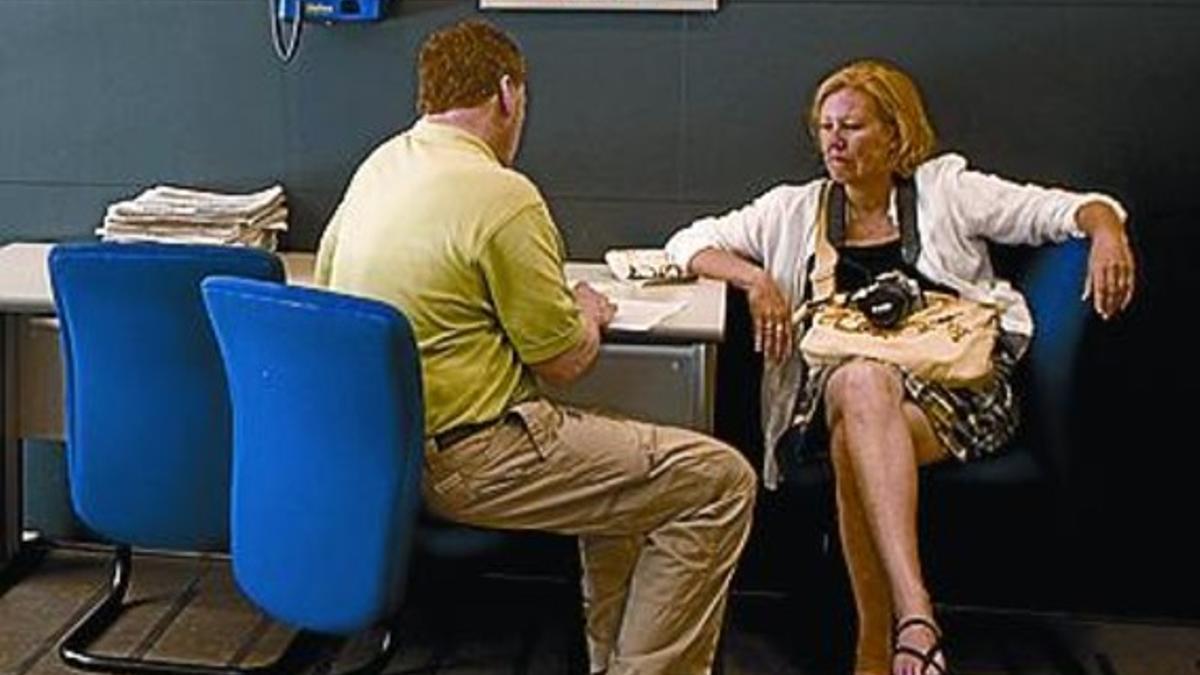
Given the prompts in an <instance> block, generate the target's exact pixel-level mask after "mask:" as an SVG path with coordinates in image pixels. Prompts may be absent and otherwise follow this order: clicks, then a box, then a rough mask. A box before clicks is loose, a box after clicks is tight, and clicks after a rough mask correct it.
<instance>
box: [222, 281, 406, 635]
mask: <svg viewBox="0 0 1200 675" xmlns="http://www.w3.org/2000/svg"><path fill="white" fill-rule="evenodd" d="M203 288H204V298H205V302H207V303H208V309H209V314H210V316H211V318H212V322H213V326H214V328H215V330H216V334H217V340H218V342H219V343H220V346H221V352H222V355H223V356H224V359H225V366H226V370H227V374H228V378H229V387H230V394H231V396H232V402H233V420H234V422H233V437H234V460H233V512H232V519H233V523H232V553H233V570H234V575H235V577H236V579H237V581H238V584H239V585H240V586H241V588H242V590H243V591H244V592H245V593H246V595H247V596H248V597H249V598H251V599H252V600H254V601H255V602H256V603H257V604H258V605H259V606H260V607H262V608H263V609H264V610H265V611H266V612H267V613H268V614H270V615H271V616H273V617H275V618H276V619H279V620H282V621H285V622H287V623H290V624H292V625H295V626H299V627H302V628H306V629H309V630H316V631H321V632H329V633H342V634H347V633H353V632H356V631H359V630H361V629H363V628H365V627H367V626H369V625H371V624H372V623H375V622H377V621H379V620H380V619H381V618H382V617H385V616H388V615H390V614H392V613H393V612H394V611H395V610H396V609H397V608H398V606H399V602H400V600H401V597H402V594H403V589H404V582H405V579H406V576H407V562H408V558H409V551H410V547H411V545H412V537H413V532H414V529H415V527H416V516H417V512H418V509H419V507H420V480H421V466H422V461H423V454H422V453H423V446H424V436H425V433H424V405H423V401H422V392H421V368H420V358H419V354H418V352H417V347H416V343H415V341H414V338H413V332H412V328H411V326H410V325H409V323H408V320H407V319H406V318H405V317H404V316H403V315H402V314H401V313H400V312H398V311H397V310H396V309H394V308H392V307H391V306H389V305H386V304H383V303H380V302H375V301H373V300H366V299H361V298H354V297H350V296H346V295H342V294H338V293H332V292H329V291H322V290H316V289H306V288H298V287H289V286H282V285H279V284H268V283H260V282H253V281H246V280H239V279H223V278H214V279H209V280H207V281H205V282H204V285H203Z"/></svg>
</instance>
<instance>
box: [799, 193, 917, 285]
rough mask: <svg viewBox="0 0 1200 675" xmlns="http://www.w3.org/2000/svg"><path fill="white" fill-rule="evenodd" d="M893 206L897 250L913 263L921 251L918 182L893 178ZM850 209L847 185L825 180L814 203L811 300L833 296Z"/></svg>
mask: <svg viewBox="0 0 1200 675" xmlns="http://www.w3.org/2000/svg"><path fill="white" fill-rule="evenodd" d="M896 208H897V211H898V212H899V216H900V254H901V256H902V257H903V259H904V262H905V263H906V264H907V265H909V266H915V265H916V262H917V257H918V256H919V255H920V254H921V235H920V232H919V231H918V230H917V185H916V182H915V181H913V180H912V179H911V178H897V179H896ZM848 212H849V209H848V206H847V199H846V188H845V187H844V186H843V185H841V184H840V183H835V182H833V181H827V182H826V183H825V185H824V186H823V187H822V188H821V198H820V204H819V205H818V207H817V218H816V220H817V222H816V223H814V226H815V227H816V237H815V250H814V251H813V260H812V266H811V267H810V268H809V270H808V279H809V288H810V289H811V294H810V298H811V299H810V301H809V302H810V303H811V304H821V303H823V302H827V301H828V300H830V299H831V298H833V295H834V292H835V285H836V268H837V261H838V252H837V247H838V246H841V245H843V244H844V243H845V242H846V218H847V215H848Z"/></svg>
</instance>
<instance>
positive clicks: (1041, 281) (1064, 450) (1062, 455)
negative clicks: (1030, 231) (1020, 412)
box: [1021, 240, 1091, 476]
mask: <svg viewBox="0 0 1200 675" xmlns="http://www.w3.org/2000/svg"><path fill="white" fill-rule="evenodd" d="M1087 261H1088V246H1087V242H1085V241H1081V240H1071V241H1068V242H1065V243H1062V244H1059V245H1056V246H1045V247H1042V248H1041V249H1039V250H1038V251H1037V252H1036V253H1035V254H1034V258H1033V261H1032V262H1031V263H1030V265H1029V267H1028V268H1027V269H1026V271H1025V273H1024V274H1023V275H1022V277H1021V290H1022V292H1023V293H1024V294H1025V298H1026V300H1027V301H1028V302H1029V308H1030V311H1031V312H1032V313H1033V324H1034V338H1033V343H1032V344H1031V345H1030V351H1029V354H1028V357H1027V358H1028V360H1029V391H1028V392H1027V393H1026V394H1027V395H1028V396H1029V397H1030V400H1029V401H1028V405H1026V406H1025V411H1026V413H1027V419H1025V420H1024V421H1023V423H1022V424H1023V425H1024V426H1025V427H1026V428H1027V431H1028V433H1027V434H1026V437H1027V438H1030V441H1031V442H1032V443H1033V444H1034V445H1036V446H1037V448H1035V450H1036V451H1037V452H1038V453H1040V454H1041V456H1042V458H1043V460H1044V461H1046V462H1049V464H1050V467H1049V468H1051V469H1052V470H1053V471H1055V472H1056V473H1057V474H1059V475H1060V476H1061V475H1062V474H1063V473H1065V472H1066V471H1068V470H1069V466H1068V465H1069V463H1070V455H1071V449H1070V447H1069V446H1070V431H1069V428H1068V427H1069V423H1070V417H1071V415H1070V412H1071V403H1072V398H1073V389H1074V382H1075V379H1074V375H1075V362H1076V357H1077V354H1078V348H1079V345H1080V343H1081V342H1082V340H1083V332H1084V328H1085V327H1086V325H1087V318H1088V315H1089V313H1090V312H1091V304H1090V302H1087V303H1085V302H1082V301H1080V295H1081V294H1082V292H1083V282H1084V278H1085V276H1086V274H1087Z"/></svg>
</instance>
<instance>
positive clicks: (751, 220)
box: [667, 154, 1125, 489]
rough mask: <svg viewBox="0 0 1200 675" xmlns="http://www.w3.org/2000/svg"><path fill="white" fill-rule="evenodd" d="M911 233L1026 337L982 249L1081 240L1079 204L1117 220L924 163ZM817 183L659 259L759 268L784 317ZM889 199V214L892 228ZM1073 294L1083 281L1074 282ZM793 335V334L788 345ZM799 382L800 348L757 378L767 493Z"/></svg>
mask: <svg viewBox="0 0 1200 675" xmlns="http://www.w3.org/2000/svg"><path fill="white" fill-rule="evenodd" d="M914 178H915V181H916V186H917V230H918V232H919V233H920V239H921V254H920V255H919V256H918V257H917V262H916V267H917V270H918V271H920V272H921V273H922V274H924V275H925V276H926V277H927V278H929V279H930V280H931V281H934V282H936V283H939V284H943V285H945V286H948V287H950V288H952V289H954V290H955V291H957V292H958V293H959V294H960V295H961V296H962V297H964V298H968V299H971V300H979V301H987V302H992V303H995V304H996V305H997V306H998V307H1000V308H1001V319H1000V323H1001V327H1002V328H1003V329H1004V330H1006V331H1009V332H1013V333H1019V334H1021V335H1027V336H1032V335H1033V319H1032V316H1031V315H1030V313H1029V307H1028V305H1027V304H1026V303H1025V298H1024V297H1022V295H1021V293H1020V292H1019V291H1017V290H1016V289H1015V288H1013V287H1012V285H1011V284H1009V283H1008V282H1007V281H1004V280H1002V279H997V278H996V276H995V274H994V273H993V271H992V262H991V259H990V258H989V256H988V248H987V242H988V241H995V242H998V243H1003V244H1042V243H1045V242H1060V241H1063V240H1065V239H1066V238H1067V237H1071V236H1075V237H1081V236H1083V233H1082V232H1081V231H1080V230H1079V226H1078V224H1077V223H1076V221H1075V213H1076V212H1077V211H1078V210H1079V208H1080V207H1081V206H1083V205H1084V204H1087V203H1089V202H1093V201H1101V202H1104V203H1106V204H1108V205H1109V206H1111V207H1112V208H1113V209H1114V210H1116V212H1117V215H1118V216H1119V217H1120V218H1121V220H1122V221H1124V220H1125V210H1124V208H1122V207H1121V205H1120V204H1119V203H1118V202H1117V201H1116V200H1115V199H1113V198H1111V197H1109V196H1107V195H1103V194H1098V193H1076V192H1068V191H1066V190H1061V189H1057V188H1046V187H1041V186H1038V185H1031V184H1025V185H1022V184H1017V183H1013V182H1011V181H1008V180H1005V179H1002V178H999V177H997V176H993V175H990V174H985V173H980V172H978V171H972V170H970V169H968V168H967V161H966V160H965V159H964V158H963V157H961V156H959V155H955V154H947V155H942V156H939V157H935V158H933V159H930V160H928V161H926V162H924V163H923V164H921V165H920V166H919V167H917V171H916V174H915V176H914ZM824 183H825V179H819V180H814V181H811V182H808V183H805V184H804V185H781V186H778V187H775V188H772V189H771V190H769V191H767V192H766V193H764V194H763V195H761V196H759V197H758V198H757V199H755V200H754V201H753V202H751V203H750V204H748V205H746V206H744V207H742V208H740V209H737V210H734V211H730V212H729V213H726V214H725V215H722V216H717V217H712V218H703V219H701V220H697V221H696V222H694V223H692V224H691V225H689V226H688V227H685V228H683V229H681V230H679V231H678V232H676V233H675V234H674V235H672V236H671V239H670V240H669V241H668V242H667V252H668V254H669V255H670V256H671V259H672V260H673V261H674V262H676V263H677V264H680V265H690V263H691V260H692V258H693V257H694V256H695V255H696V254H697V253H699V252H700V251H702V250H704V249H706V248H718V249H722V250H725V251H729V252H731V253H736V254H737V255H739V256H742V257H744V258H747V259H749V260H751V261H753V262H755V263H758V264H760V265H762V266H763V268H764V269H765V270H766V271H767V273H768V274H770V275H771V277H772V278H773V279H774V280H775V283H776V284H778V285H779V288H780V289H781V290H782V291H783V292H784V293H785V294H786V295H787V296H788V297H790V298H791V299H792V303H793V305H794V306H793V310H794V309H796V307H798V306H799V304H800V302H801V300H802V299H803V298H804V295H805V286H806V285H807V283H808V279H806V278H805V274H804V270H805V269H807V265H808V259H809V256H810V255H811V254H812V251H813V250H814V248H813V247H814V243H815V234H816V233H815V228H814V227H813V225H814V223H815V222H816V218H817V215H818V213H817V211H818V202H819V201H820V194H821V187H822V185H823V184H824ZM895 203H896V199H895V191H893V193H892V212H893V213H892V216H893V221H895ZM1079 283H1080V289H1081V291H1082V288H1083V280H1082V279H1080V280H1079ZM799 337H800V336H797V341H798V340H799ZM803 377H804V367H803V362H802V360H801V359H800V356H799V350H797V351H796V352H795V353H793V355H792V357H791V358H790V359H788V360H787V361H786V362H785V363H783V364H782V365H775V364H772V363H771V362H770V361H769V360H768V361H767V362H766V367H765V369H764V373H763V392H762V393H763V399H762V400H763V411H762V423H763V438H764V440H765V442H766V446H767V447H766V450H767V451H766V452H765V453H764V457H765V465H764V467H763V482H764V483H765V484H766V486H767V487H768V488H771V489H774V488H775V487H776V486H777V485H778V483H779V479H780V476H779V470H778V466H777V464H776V462H775V453H774V448H775V445H776V443H777V442H778V440H779V438H780V436H782V435H783V433H784V432H785V431H787V428H788V426H789V425H790V424H791V417H792V410H793V408H794V407H795V404H796V396H797V395H798V393H799V391H800V384H801V380H802V378H803Z"/></svg>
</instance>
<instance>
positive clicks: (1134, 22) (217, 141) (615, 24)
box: [0, 0, 1200, 257]
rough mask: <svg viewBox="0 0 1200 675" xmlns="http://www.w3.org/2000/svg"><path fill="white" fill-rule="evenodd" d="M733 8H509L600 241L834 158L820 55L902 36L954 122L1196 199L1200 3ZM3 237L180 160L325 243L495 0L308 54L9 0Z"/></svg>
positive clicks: (1006, 164)
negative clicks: (419, 98) (442, 52)
mask: <svg viewBox="0 0 1200 675" xmlns="http://www.w3.org/2000/svg"><path fill="white" fill-rule="evenodd" d="M724 5H725V6H724V8H723V9H722V10H721V11H720V12H719V13H717V14H715V15H709V14H690V15H688V14H651V13H636V14H633V13H625V14H622V13H568V14H562V13H532V12H528V13H493V14H492V15H491V16H492V17H493V18H494V19H495V20H497V21H499V22H500V23H502V24H503V25H505V26H506V27H507V28H509V29H510V30H511V31H512V32H513V33H514V34H515V35H516V36H517V37H518V38H519V40H520V41H521V42H522V43H523V45H524V46H525V49H526V51H527V52H528V56H529V59H530V62H531V67H532V96H533V98H532V104H533V105H532V111H531V114H530V121H529V128H528V133H527V139H526V144H525V147H524V151H523V153H522V156H521V158H520V165H521V167H522V168H523V169H525V170H526V171H527V172H528V173H530V174H531V175H532V176H533V177H534V178H535V179H536V180H537V181H538V182H539V184H540V185H541V186H542V188H543V189H544V191H545V192H546V194H547V196H548V197H549V199H550V201H551V205H552V207H553V209H554V211H555V213H556V214H557V215H558V218H559V220H560V223H561V226H562V227H563V229H564V231H565V232H566V233H567V236H568V241H569V244H570V246H571V248H572V251H573V252H574V253H575V255H577V256H588V257H595V256H597V255H598V254H599V253H600V252H601V251H602V250H603V248H604V247H605V246H607V245H609V244H613V243H621V244H652V243H656V242H659V241H661V240H662V238H663V237H664V235H666V234H667V233H668V232H669V231H671V230H672V229H673V228H674V227H675V226H676V225H677V224H679V223H680V222H682V221H686V220H687V219H689V218H690V217H692V216H694V215H697V214H700V213H704V212H708V211H711V210H713V209H719V208H725V207H728V206H731V205H733V204H735V203H737V202H739V201H742V200H744V199H747V198H749V197H751V196H752V195H754V194H755V193H757V192H758V191H760V190H762V189H763V188H765V187H767V186H769V185H771V184H773V183H775V182H777V181H780V180H785V179H797V178H803V177H806V176H810V175H812V174H813V173H814V171H815V169H816V164H815V162H814V160H813V159H812V151H811V149H810V148H809V146H808V144H807V142H806V141H805V140H804V139H803V138H802V135H801V134H800V131H799V127H798V119H799V115H800V112H801V110H802V108H803V106H804V103H805V101H806V99H807V96H808V95H809V93H810V91H811V89H812V87H813V86H814V84H815V82H816V81H817V79H818V78H819V77H820V76H821V75H822V74H824V73H826V72H828V71H829V70H830V69H831V68H833V67H835V66H836V65H838V64H840V63H842V62H844V61H846V60H847V59H850V58H853V57H857V56H863V55H879V56H885V57H888V58H891V59H893V60H896V61H898V62H900V63H901V64H903V65H905V66H906V67H908V68H909V69H911V70H912V72H913V73H914V74H915V75H916V76H917V77H918V78H919V80H920V81H921V83H922V85H923V86H924V88H925V91H926V94H927V97H928V99H929V103H930V107H931V110H932V114H933V116H934V119H935V122H936V123H937V125H938V128H939V130H940V132H941V135H942V138H943V140H944V144H945V146H946V147H949V148H955V149H959V150H962V151H965V152H966V153H968V155H969V156H970V157H971V158H972V159H973V160H974V161H975V162H976V163H978V164H979V165H981V166H984V167H987V168H990V169H993V170H996V171H1000V172H1004V173H1008V174H1011V175H1014V176H1024V177H1029V178H1036V179H1040V180H1044V181H1051V182H1070V183H1077V184H1086V185H1091V186H1098V187H1104V188H1107V189H1111V190H1114V191H1116V192H1118V193H1119V194H1120V196H1121V197H1122V198H1124V199H1125V200H1127V201H1128V202H1129V203H1130V204H1131V205H1133V206H1134V207H1135V210H1136V212H1137V213H1138V215H1139V220H1141V221H1142V222H1150V220H1151V219H1152V218H1158V217H1168V216H1176V215H1179V214H1183V213H1194V212H1195V211H1196V209H1197V205H1198V203H1200V197H1198V196H1197V194H1196V192H1195V191H1193V190H1181V189H1178V188H1179V187H1181V186H1182V185H1184V184H1185V181H1184V174H1185V173H1187V172H1189V171H1191V170H1192V167H1195V166H1198V165H1200V125H1198V124H1196V123H1194V121H1193V120H1194V117H1195V115H1194V113H1195V112H1196V111H1197V110H1200V87H1196V86H1195V85H1194V82H1193V80H1194V79H1195V78H1196V75H1197V73H1196V65H1197V64H1198V63H1200V41H1197V40H1196V39H1195V35H1196V34H1197V33H1198V32H1200V31H1198V29H1200V8H1198V7H1197V6H1195V5H1193V4H1192V3H1163V2H1056V3H1040V2H989V1H976V2H950V1H948V0H947V1H942V2H937V1H933V2H849V1H842V2H839V1H836V0H833V1H826V2H789V1H785V0H730V1H727V2H725V3H724ZM3 9H4V12H5V15H4V20H3V21H2V22H0V101H2V105H0V239H16V238H28V237H35V238H56V237H64V236H76V235H84V234H86V233H87V232H88V231H89V230H90V229H92V228H93V227H94V226H95V225H96V223H97V222H98V221H99V219H100V216H101V214H102V211H103V207H104V205H105V204H106V203H108V202H109V201H111V200H115V199H118V198H121V197H123V196H126V195H129V194H132V193H134V192H136V191H138V190H140V189H142V188H144V187H145V186H147V185H150V184H153V183H155V182H160V181H171V182H179V183H188V184H195V185H202V186H211V187H214V188H228V189H251V188H254V187H258V186H261V185H264V184H267V183H270V182H272V181H275V180H282V181H283V182H284V184H285V185H286V186H287V188H288V193H289V196H290V198H291V200H292V205H293V209H294V211H295V217H294V222H293V231H292V234H291V238H290V239H291V242H290V243H291V244H292V245H293V246H295V247H299V248H311V247H313V246H314V245H315V240H316V238H317V237H318V236H319V232H320V230H321V228H322V226H323V223H324V221H325V219H326V217H327V215H328V213H329V212H330V210H331V208H332V206H333V204H334V202H335V200H336V199H337V196H338V194H339V192H340V190H341V189H342V187H343V186H344V184H345V182H346V180H347V178H348V176H349V173H350V171H351V170H352V168H353V167H354V165H355V164H356V162H357V161H358V160H359V159H361V158H362V157H363V155H364V154H365V153H366V152H368V151H369V149H370V148H371V147H372V146H373V145H374V144H376V143H378V142H379V141H380V140H381V139H383V138H384V137H386V136H387V135H388V134H390V133H391V132H393V131H395V130H396V129H398V128H401V127H403V126H405V125H407V124H408V123H409V122H410V121H411V119H412V118H413V112H412V111H413V92H414V78H413V59H414V54H415V50H416V48H417V45H418V43H419V40H420V39H421V36H422V35H424V34H425V33H426V32H427V31H428V30H429V29H430V28H432V27H434V26H437V25H440V24H443V23H446V22H448V21H450V20H452V19H454V18H456V17H459V16H462V15H466V14H471V13H474V12H475V10H474V4H473V3H472V2H452V1H442V0H417V1H399V2H394V3H393V7H392V13H393V16H392V17H390V18H389V20H388V21H386V22H384V23H382V24H379V25H371V26H342V27H335V28H328V27H323V26H314V27H310V29H309V30H308V31H306V34H305V35H304V40H303V43H302V45H301V51H300V54H299V56H298V58H297V60H296V62H294V63H293V64H292V65H290V66H287V67H285V66H282V65H280V64H279V63H277V62H276V61H275V58H274V56H273V55H272V53H271V49H270V47H269V44H268V31H267V0H5V1H4V2H3Z"/></svg>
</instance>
